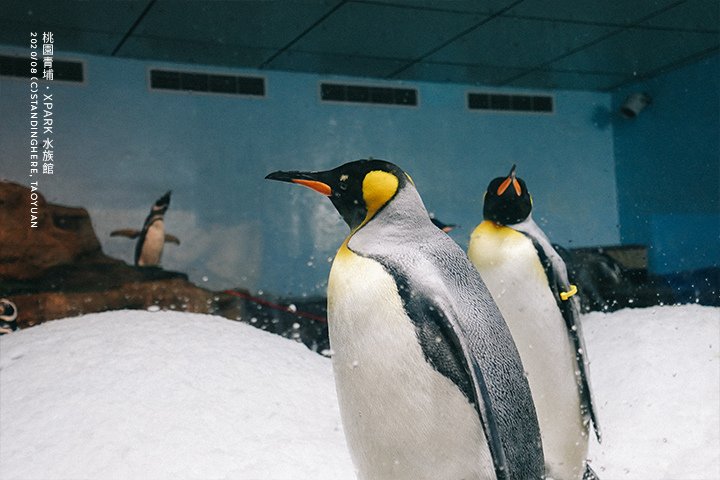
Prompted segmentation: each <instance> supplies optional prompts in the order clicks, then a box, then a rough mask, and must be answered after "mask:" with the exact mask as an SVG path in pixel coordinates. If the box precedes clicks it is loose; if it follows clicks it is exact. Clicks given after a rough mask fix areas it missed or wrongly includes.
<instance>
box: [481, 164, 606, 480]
mask: <svg viewBox="0 0 720 480" xmlns="http://www.w3.org/2000/svg"><path fill="white" fill-rule="evenodd" d="M531 213H532V198H531V196H530V194H529V193H528V191H527V187H526V185H525V182H524V181H523V180H522V179H521V178H518V177H516V176H515V165H513V166H512V169H511V170H510V174H509V175H508V176H507V177H499V178H495V179H494V180H492V181H491V182H490V185H489V186H488V189H487V192H486V193H485V198H484V206H483V218H484V221H483V222H482V223H481V224H480V225H479V226H478V227H477V228H476V229H475V230H474V231H473V233H472V235H471V237H470V244H469V248H468V257H469V258H470V260H471V261H472V262H473V264H474V265H475V267H476V268H477V269H478V271H479V272H480V275H481V277H482V278H483V280H484V281H485V283H486V285H487V287H488V289H490V292H491V293H492V296H493V298H494V299H495V301H496V302H497V305H498V307H499V308H500V311H501V312H502V315H503V317H504V318H505V321H506V322H507V324H508V326H509V327H510V331H511V332H512V335H513V338H514V340H515V344H516V345H517V348H518V351H519V352H520V357H521V358H522V362H523V365H524V366H525V370H526V371H527V375H528V381H529V382H530V389H531V390H532V393H533V398H534V401H535V408H536V410H537V415H538V421H539V423H540V432H541V434H542V442H543V448H544V453H545V462H546V470H547V475H548V478H552V479H554V480H570V479H582V478H585V479H592V478H597V477H596V476H595V474H594V472H593V471H592V469H591V468H590V467H589V465H587V452H588V439H589V424H590V421H592V423H593V425H594V427H595V434H596V435H597V438H598V440H600V429H599V427H598V423H597V419H596V415H595V413H596V409H595V406H594V404H593V399H592V394H591V390H590V384H589V381H588V366H587V362H586V356H585V352H586V349H585V346H584V342H583V337H582V332H581V330H580V322H579V306H578V302H577V297H573V295H574V294H575V293H576V292H577V288H576V287H575V286H571V285H570V283H569V281H568V275H567V269H566V266H565V263H564V262H563V261H562V258H560V255H559V254H558V253H557V252H556V251H555V250H554V249H553V247H552V245H551V244H550V241H549V240H548V238H547V237H546V236H545V234H544V233H543V232H542V230H540V227H538V226H537V224H536V223H535V222H534V221H533V219H532V215H531Z"/></svg>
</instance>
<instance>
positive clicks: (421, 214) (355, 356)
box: [266, 160, 544, 480]
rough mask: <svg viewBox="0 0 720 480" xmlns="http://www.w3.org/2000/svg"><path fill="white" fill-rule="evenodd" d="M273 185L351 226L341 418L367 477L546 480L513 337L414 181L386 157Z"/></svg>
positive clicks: (340, 310) (336, 347)
mask: <svg viewBox="0 0 720 480" xmlns="http://www.w3.org/2000/svg"><path fill="white" fill-rule="evenodd" d="M266 178H268V179H271V180H279V181H283V182H292V183H297V184H299V185H304V186H306V187H309V188H311V189H313V190H315V191H317V192H319V193H321V194H323V195H325V196H327V197H329V198H330V201H331V202H332V203H333V205H334V206H335V208H336V209H337V210H338V212H339V213H340V215H341V216H342V217H343V219H344V220H345V222H346V223H347V224H348V226H349V227H350V235H349V236H348V238H347V239H346V240H345V242H344V243H343V244H342V246H341V247H340V249H339V250H338V252H337V255H336V256H335V259H334V261H333V264H332V268H331V271H330V278H329V280H328V288H327V294H328V325H329V336H330V345H331V348H332V350H333V351H334V354H333V370H334V372H335V383H336V388H337V393H338V401H339V405H340V413H341V417H342V421H343V427H344V431H345V435H346V438H347V443H348V447H349V451H350V455H351V457H352V459H353V463H354V464H355V468H356V469H357V470H358V478H360V479H361V480H376V479H393V480H423V479H425V480H437V479H440V478H448V479H468V480H470V479H496V478H497V479H541V478H544V461H543V454H542V445H541V442H540V436H539V435H540V433H539V427H538V424H537V417H536V414H535V408H534V406H533V401H532V396H531V393H530V389H529V386H528V383H527V379H526V378H525V375H524V371H523V366H522V363H521V361H520V357H519V355H518V353H517V350H516V348H515V345H514V343H513V340H512V337H511V335H510V331H509V330H508V328H507V326H506V325H505V322H504V320H503V318H502V316H501V314H500V312H499V311H498V309H497V307H496V306H495V303H494V302H493V300H492V297H491V296H490V293H489V292H488V290H487V288H485V285H484V284H483V282H482V280H481V278H480V276H479V275H478V273H477V271H476V270H475V269H474V268H473V266H472V264H471V263H470V261H469V260H468V258H467V256H466V255H465V253H464V252H463V251H462V249H461V248H460V247H459V246H458V245H457V244H456V243H455V242H454V241H453V240H452V239H451V238H450V237H448V236H447V235H446V234H445V233H443V232H442V231H441V230H440V229H439V228H437V227H436V226H435V225H433V223H432V222H431V220H430V217H429V215H428V212H427V210H426V209H425V206H424V205H423V202H422V200H421V198H420V195H419V194H418V192H417V190H416V189H415V186H414V184H413V182H412V180H411V179H410V177H409V176H408V175H407V174H406V173H405V172H404V171H403V170H401V169H400V168H399V167H397V166H396V165H394V164H392V163H389V162H385V161H382V160H359V161H355V162H350V163H347V164H344V165H342V166H340V167H337V168H335V169H332V170H328V171H321V172H299V171H279V172H274V173H271V174H270V175H268V176H267V177H266Z"/></svg>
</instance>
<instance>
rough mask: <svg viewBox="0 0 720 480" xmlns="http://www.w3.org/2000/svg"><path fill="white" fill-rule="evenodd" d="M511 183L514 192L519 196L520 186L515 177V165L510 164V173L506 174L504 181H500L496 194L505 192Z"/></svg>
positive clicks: (520, 192)
mask: <svg viewBox="0 0 720 480" xmlns="http://www.w3.org/2000/svg"><path fill="white" fill-rule="evenodd" d="M511 184H512V186H513V188H514V189H515V193H517V196H518V197H519V196H520V195H521V194H522V188H520V184H519V183H518V181H517V179H516V178H515V165H513V166H512V169H511V170H510V175H508V177H507V178H506V179H505V181H504V182H502V183H501V184H500V186H499V187H498V191H497V194H498V195H502V194H503V193H505V190H507V189H508V187H509V186H510V185H511Z"/></svg>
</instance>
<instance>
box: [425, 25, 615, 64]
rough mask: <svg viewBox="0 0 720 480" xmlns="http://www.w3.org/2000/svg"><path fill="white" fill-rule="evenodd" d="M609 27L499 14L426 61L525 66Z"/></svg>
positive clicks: (565, 50) (560, 52)
mask: <svg viewBox="0 0 720 480" xmlns="http://www.w3.org/2000/svg"><path fill="white" fill-rule="evenodd" d="M613 29H614V27H604V26H589V25H577V24H569V25H568V24H563V23H559V22H553V21H547V20H526V19H510V18H503V17H500V18H496V19H494V20H492V21H490V22H488V23H487V24H485V25H483V26H482V27H480V28H478V29H477V30H475V31H473V32H471V33H469V34H467V35H465V36H464V37H463V38H460V39H458V40H457V41H455V42H453V43H452V44H450V45H448V46H447V47H445V48H443V49H442V50H440V51H438V52H437V53H435V54H434V55H432V56H431V57H430V58H429V59H428V60H429V61H433V62H451V63H467V64H475V63H477V64H487V65H498V66H500V65H501V66H503V67H516V68H529V67H534V66H536V65H538V64H541V63H543V62H545V61H548V60H551V59H554V58H557V57H559V56H561V55H565V54H567V53H568V52H571V51H573V50H575V49H577V48H578V47H580V46H582V45H584V44H586V43H588V42H590V41H592V40H593V39H595V38H597V37H601V36H603V35H606V34H608V33H609V32H612V31H613Z"/></svg>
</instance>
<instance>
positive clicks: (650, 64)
mask: <svg viewBox="0 0 720 480" xmlns="http://www.w3.org/2000/svg"><path fill="white" fill-rule="evenodd" d="M717 40H718V39H717V36H716V35H714V34H708V33H692V32H683V31H681V32H677V31H670V30H661V31H657V32H654V34H653V35H652V36H648V35H646V32H645V31H644V30H638V29H630V30H625V31H623V32H621V33H619V34H618V35H615V36H613V37H610V38H608V39H606V40H605V41H603V42H600V43H598V44H596V45H593V46H591V47H589V48H587V49H584V50H581V51H579V52H577V53H575V54H574V55H571V56H568V57H566V58H563V59H561V60H558V61H557V62H554V63H553V64H552V65H551V67H552V68H557V69H561V70H575V71H578V72H582V71H589V72H592V71H594V72H609V73H616V74H621V75H624V76H627V77H632V76H634V77H641V78H643V77H646V76H648V75H649V74H652V73H653V72H657V71H659V70H662V67H663V66H664V65H668V64H674V63H676V62H680V61H682V59H683V58H685V57H687V56H688V53H689V52H701V51H706V50H708V49H711V48H713V46H717Z"/></svg>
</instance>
